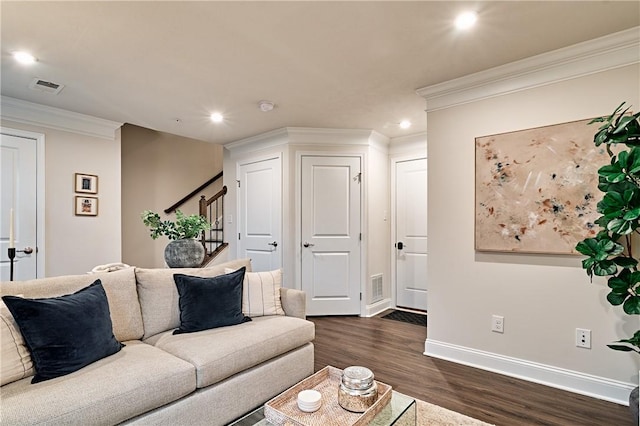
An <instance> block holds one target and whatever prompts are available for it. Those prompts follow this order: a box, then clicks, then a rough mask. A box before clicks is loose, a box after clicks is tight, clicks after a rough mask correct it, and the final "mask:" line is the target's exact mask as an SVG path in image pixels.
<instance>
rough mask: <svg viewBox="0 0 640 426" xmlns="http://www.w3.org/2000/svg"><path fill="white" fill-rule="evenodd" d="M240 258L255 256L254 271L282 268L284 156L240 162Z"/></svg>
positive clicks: (253, 259) (252, 264)
mask: <svg viewBox="0 0 640 426" xmlns="http://www.w3.org/2000/svg"><path fill="white" fill-rule="evenodd" d="M238 177H239V182H238V184H239V185H240V187H239V188H238V199H239V209H238V212H239V214H238V215H239V217H240V223H239V224H238V225H239V227H238V229H239V231H240V232H239V233H240V235H239V237H240V240H239V241H238V250H239V255H240V257H248V258H251V268H252V270H253V271H256V272H258V271H272V270H275V269H278V268H281V267H282V171H281V162H280V158H279V157H278V158H270V159H266V160H261V161H256V162H251V163H247V164H240V166H239V170H238Z"/></svg>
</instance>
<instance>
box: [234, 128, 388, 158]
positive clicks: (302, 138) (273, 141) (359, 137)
mask: <svg viewBox="0 0 640 426" xmlns="http://www.w3.org/2000/svg"><path fill="white" fill-rule="evenodd" d="M279 145H325V146H330V145H340V146H345V145H350V146H355V145H365V146H373V147H376V148H378V149H382V150H385V151H386V150H387V149H388V146H389V138H388V137H386V136H384V135H383V134H382V133H378V132H376V131H374V130H363V129H320V128H312V127H283V128H281V129H276V130H272V131H270V132H266V133H261V134H259V135H255V136H251V137H248V138H245V139H240V140H237V141H233V142H229V143H226V144H224V145H223V146H224V147H225V148H226V149H228V150H229V151H231V153H232V155H236V154H239V153H244V152H249V151H258V150H262V149H267V148H272V147H275V146H279Z"/></svg>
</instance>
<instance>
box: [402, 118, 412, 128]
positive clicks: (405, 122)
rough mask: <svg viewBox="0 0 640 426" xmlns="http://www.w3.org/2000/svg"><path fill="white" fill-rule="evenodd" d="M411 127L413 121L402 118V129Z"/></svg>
mask: <svg viewBox="0 0 640 426" xmlns="http://www.w3.org/2000/svg"><path fill="white" fill-rule="evenodd" d="M409 127H411V122H410V121H409V120H402V121H401V122H400V128H401V129H408V128H409Z"/></svg>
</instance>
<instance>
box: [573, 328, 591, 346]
mask: <svg viewBox="0 0 640 426" xmlns="http://www.w3.org/2000/svg"><path fill="white" fill-rule="evenodd" d="M576 346H577V347H579V348H586V349H591V330H587V329H585V328H576Z"/></svg>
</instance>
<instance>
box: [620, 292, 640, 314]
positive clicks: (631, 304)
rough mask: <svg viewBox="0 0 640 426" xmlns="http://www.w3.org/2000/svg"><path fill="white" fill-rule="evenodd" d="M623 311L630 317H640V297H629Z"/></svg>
mask: <svg viewBox="0 0 640 426" xmlns="http://www.w3.org/2000/svg"><path fill="white" fill-rule="evenodd" d="M622 310H623V311H624V312H625V313H626V314H629V315H640V296H629V297H628V298H627V300H626V301H625V302H624V305H623V306H622Z"/></svg>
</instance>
